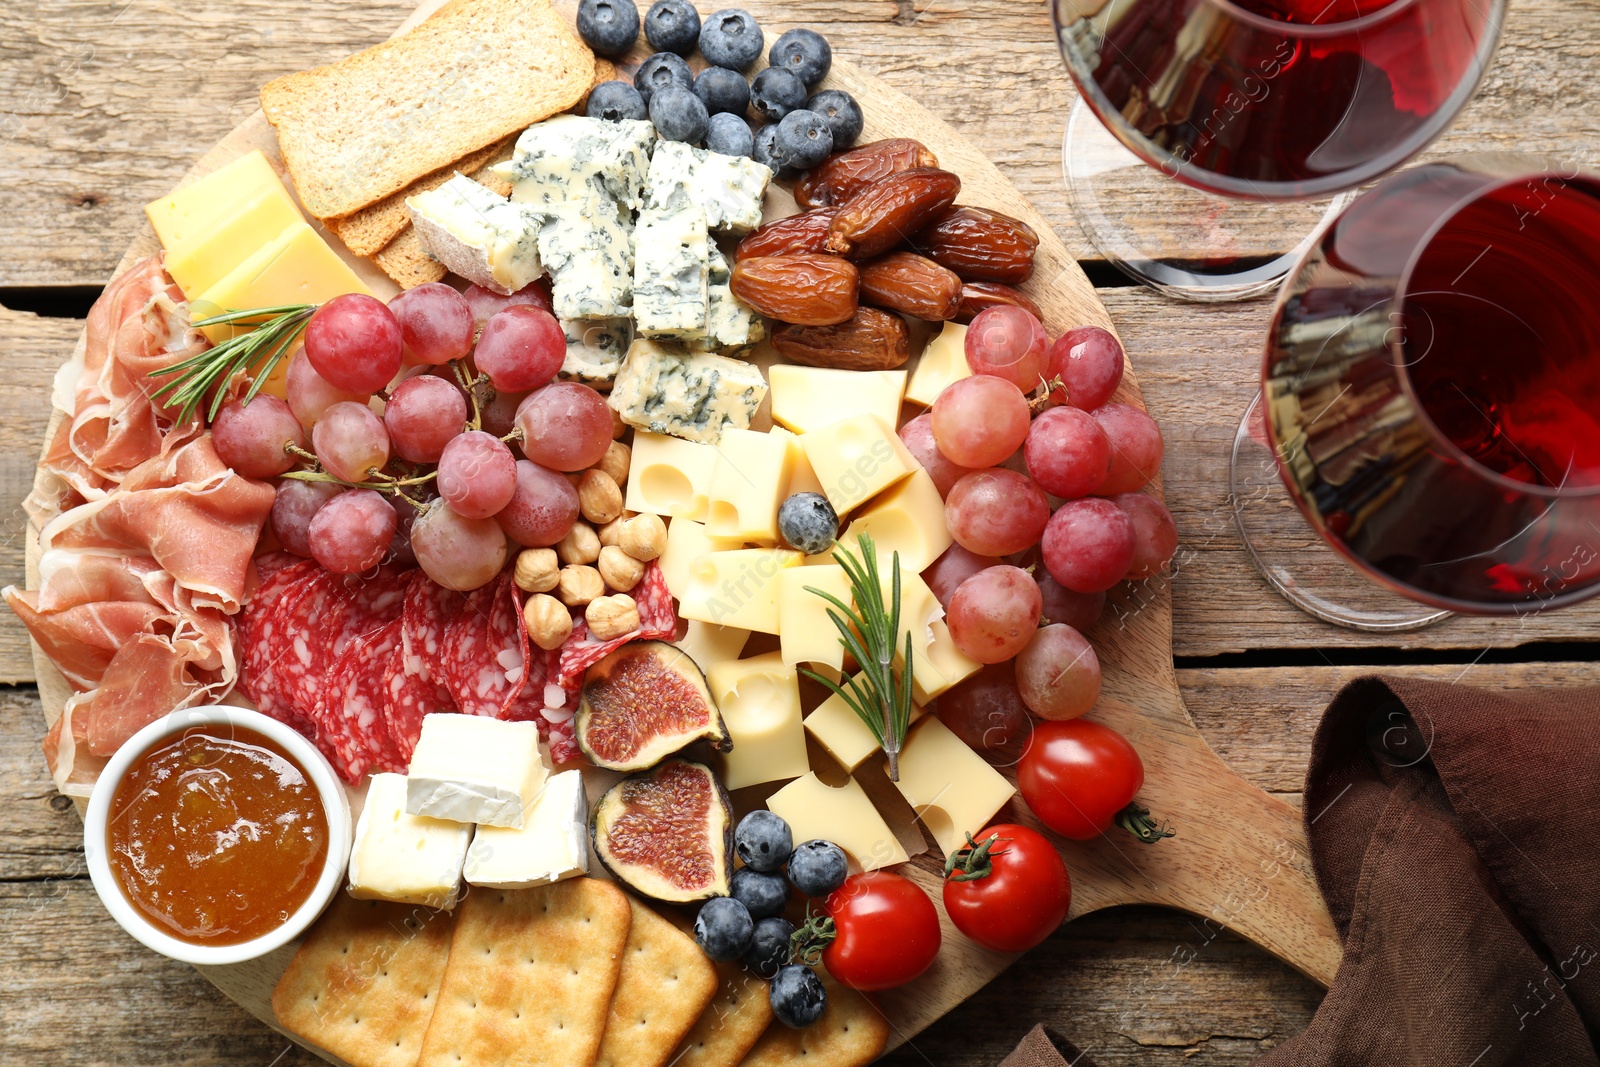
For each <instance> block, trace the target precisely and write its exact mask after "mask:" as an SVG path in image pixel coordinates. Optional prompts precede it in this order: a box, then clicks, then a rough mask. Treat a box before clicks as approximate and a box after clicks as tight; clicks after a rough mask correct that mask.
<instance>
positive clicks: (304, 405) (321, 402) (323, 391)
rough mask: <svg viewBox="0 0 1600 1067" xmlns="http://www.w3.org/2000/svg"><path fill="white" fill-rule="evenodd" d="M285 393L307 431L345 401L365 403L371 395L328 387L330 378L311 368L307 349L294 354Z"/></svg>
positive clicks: (290, 363) (292, 409) (291, 407)
mask: <svg viewBox="0 0 1600 1067" xmlns="http://www.w3.org/2000/svg"><path fill="white" fill-rule="evenodd" d="M284 393H285V395H286V396H287V397H288V399H289V410H291V411H293V412H294V417H295V418H296V419H299V420H300V425H301V426H304V427H305V428H306V429H308V430H309V429H311V427H313V426H315V425H316V422H317V420H318V419H320V418H322V413H323V412H324V411H327V410H328V409H329V408H330V407H332V406H333V405H335V404H337V403H339V402H340V401H343V400H350V401H354V402H355V403H357V404H365V403H366V402H367V398H368V397H369V396H371V395H372V394H371V393H352V392H348V391H346V390H344V389H335V388H334V387H333V386H331V385H329V384H328V381H327V379H325V378H324V377H323V376H322V375H320V374H318V373H317V368H315V367H313V366H312V365H311V357H310V356H308V355H306V353H305V349H301V350H300V351H299V352H296V353H295V354H294V358H293V359H291V360H290V361H289V374H288V377H287V378H286V379H285V383H284Z"/></svg>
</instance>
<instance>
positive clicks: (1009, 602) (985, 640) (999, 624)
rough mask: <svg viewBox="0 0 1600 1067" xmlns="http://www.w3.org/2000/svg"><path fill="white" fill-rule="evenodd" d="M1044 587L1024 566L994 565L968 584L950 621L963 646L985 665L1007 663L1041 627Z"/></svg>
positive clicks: (958, 644)
mask: <svg viewBox="0 0 1600 1067" xmlns="http://www.w3.org/2000/svg"><path fill="white" fill-rule="evenodd" d="M1039 604H1040V601H1039V587H1038V585H1036V584H1035V583H1034V580H1033V575H1031V574H1029V573H1028V572H1027V571H1025V570H1023V569H1022V568H1020V567H1008V566H999V567H989V568H986V569H984V570H981V571H979V572H978V573H977V574H974V575H973V576H972V577H971V578H968V579H967V580H966V581H964V582H962V583H961V585H960V587H959V588H957V589H956V595H955V596H953V597H951V598H950V609H949V613H948V614H947V616H946V619H945V621H946V623H947V624H948V625H949V627H950V639H951V640H952V641H954V642H955V645H956V647H957V648H959V649H960V650H961V651H962V652H965V653H966V654H967V655H968V656H970V657H972V658H973V659H975V660H977V661H978V662H979V663H1002V662H1004V661H1006V660H1008V659H1010V658H1012V657H1013V656H1015V655H1016V654H1017V653H1018V652H1021V651H1022V647H1023V646H1024V645H1026V644H1027V643H1028V639H1029V638H1031V637H1032V636H1033V632H1034V631H1035V630H1037V629H1038V628H1039Z"/></svg>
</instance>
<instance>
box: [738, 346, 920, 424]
mask: <svg viewBox="0 0 1600 1067" xmlns="http://www.w3.org/2000/svg"><path fill="white" fill-rule="evenodd" d="M767 380H768V382H769V383H770V384H771V386H772V421H773V422H775V423H777V424H778V425H780V426H786V427H788V428H789V429H791V430H793V431H794V432H795V433H810V432H811V431H812V430H820V429H821V428H822V427H824V426H827V425H829V424H831V423H835V422H838V421H839V420H840V419H848V418H853V417H854V416H856V415H876V416H878V418H880V419H882V420H883V421H884V422H885V423H887V424H888V425H890V426H898V425H899V424H900V398H901V396H903V395H904V394H905V391H906V372H905V371H903V370H880V371H858V370H833V369H830V368H827V367H802V366H796V365H794V364H789V363H777V364H774V365H773V366H771V367H768V368H767Z"/></svg>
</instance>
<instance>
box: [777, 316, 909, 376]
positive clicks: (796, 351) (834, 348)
mask: <svg viewBox="0 0 1600 1067" xmlns="http://www.w3.org/2000/svg"><path fill="white" fill-rule="evenodd" d="M772 347H774V348H776V349H777V350H778V353H779V355H781V356H783V357H784V358H785V359H788V360H790V361H792V362H794V363H804V364H806V365H807V366H811V367H834V368H837V369H840V370H893V369H894V368H896V367H898V366H900V365H902V364H903V363H905V361H906V359H907V357H908V356H909V355H910V352H911V348H910V342H909V340H908V336H907V331H906V323H905V320H904V319H902V318H901V317H900V316H899V315H891V314H889V313H888V312H886V311H879V310H878V309H877V308H859V309H857V311H856V313H855V314H854V315H852V316H851V317H850V318H849V319H847V320H846V321H844V322H841V323H837V324H835V325H832V326H784V327H782V328H780V329H779V330H778V331H777V332H776V333H774V334H773V335H772Z"/></svg>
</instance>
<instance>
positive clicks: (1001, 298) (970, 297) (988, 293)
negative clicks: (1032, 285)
mask: <svg viewBox="0 0 1600 1067" xmlns="http://www.w3.org/2000/svg"><path fill="white" fill-rule="evenodd" d="M1001 304H1010V305H1011V306H1013V307H1019V308H1024V309H1026V310H1028V311H1031V312H1033V317H1034V318H1036V319H1038V320H1039V321H1041V322H1043V321H1044V314H1043V313H1042V312H1040V310H1039V305H1038V304H1035V303H1034V302H1033V301H1032V300H1030V299H1028V295H1027V294H1026V293H1024V292H1022V291H1021V290H1020V289H1013V288H1012V287H1011V286H1009V285H1001V284H1000V283H999V282H968V283H967V284H965V285H963V286H962V287H961V310H959V311H957V312H956V321H957V322H971V321H972V320H973V319H974V318H976V317H977V314H978V312H980V311H982V310H984V309H985V308H992V307H999V306H1000V305H1001Z"/></svg>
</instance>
